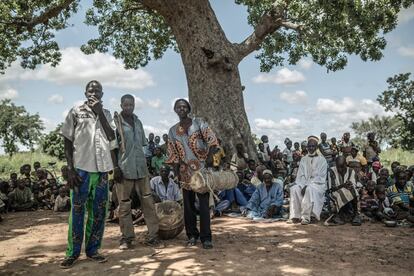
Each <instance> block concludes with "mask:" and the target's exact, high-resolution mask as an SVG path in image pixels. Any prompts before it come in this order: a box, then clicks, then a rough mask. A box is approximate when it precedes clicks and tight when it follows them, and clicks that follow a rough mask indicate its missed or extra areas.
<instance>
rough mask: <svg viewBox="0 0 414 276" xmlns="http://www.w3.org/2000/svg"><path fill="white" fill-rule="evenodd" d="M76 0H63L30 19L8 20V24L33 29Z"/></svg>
mask: <svg viewBox="0 0 414 276" xmlns="http://www.w3.org/2000/svg"><path fill="white" fill-rule="evenodd" d="M75 1H76V0H65V1H63V2H62V3H61V4H60V5H57V6H55V7H52V8H49V9H47V10H45V11H44V12H43V13H41V14H40V15H38V16H36V17H34V18H32V19H31V20H30V21H24V20H22V19H16V20H14V21H12V22H10V25H16V26H17V27H26V28H27V29H29V30H30V29H33V28H34V27H35V26H37V25H39V24H46V23H47V22H48V21H49V19H51V18H53V17H56V16H58V15H59V13H61V12H62V11H63V10H65V9H67V8H69V6H70V5H71V4H72V3H73V2H75Z"/></svg>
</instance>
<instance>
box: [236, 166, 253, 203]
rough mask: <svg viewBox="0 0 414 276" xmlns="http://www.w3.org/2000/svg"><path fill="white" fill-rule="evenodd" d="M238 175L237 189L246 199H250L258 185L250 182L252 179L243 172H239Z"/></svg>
mask: <svg viewBox="0 0 414 276" xmlns="http://www.w3.org/2000/svg"><path fill="white" fill-rule="evenodd" d="M237 176H238V177H239V183H238V184H237V189H238V190H239V191H240V192H241V193H242V195H243V196H244V198H245V199H246V201H249V200H250V198H251V197H252V195H253V193H254V192H255V191H256V186H255V185H253V184H252V183H251V182H250V179H249V178H248V177H247V176H246V175H245V174H244V173H243V172H240V171H239V172H237Z"/></svg>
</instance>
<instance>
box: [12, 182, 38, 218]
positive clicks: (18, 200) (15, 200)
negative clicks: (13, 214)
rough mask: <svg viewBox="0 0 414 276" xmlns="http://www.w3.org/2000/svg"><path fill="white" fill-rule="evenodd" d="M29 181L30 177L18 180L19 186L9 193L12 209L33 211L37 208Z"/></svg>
mask: <svg viewBox="0 0 414 276" xmlns="http://www.w3.org/2000/svg"><path fill="white" fill-rule="evenodd" d="M27 182H30V179H27V178H23V179H19V180H18V181H17V188H16V189H14V190H13V191H12V192H11V193H10V194H9V196H8V197H9V203H10V209H11V210H14V211H33V210H35V209H36V204H35V200H34V197H33V193H32V191H31V190H30V188H29V187H27V186H26V185H27Z"/></svg>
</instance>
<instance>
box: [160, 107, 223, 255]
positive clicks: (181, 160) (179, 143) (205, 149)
mask: <svg viewBox="0 0 414 276" xmlns="http://www.w3.org/2000/svg"><path fill="white" fill-rule="evenodd" d="M174 111H175V113H177V115H178V117H179V119H180V121H179V122H178V123H177V124H175V125H174V126H173V127H171V128H170V131H169V134H168V159H167V161H165V163H166V164H171V165H173V166H174V171H175V175H176V176H178V179H179V181H180V183H181V185H182V186H181V187H182V188H183V200H184V222H185V231H186V232H187V237H188V242H187V245H188V246H195V245H196V244H197V240H198V238H200V239H201V242H202V243H203V248H204V249H211V248H213V243H212V241H211V239H212V237H211V229H210V223H211V221H210V209H209V197H210V194H209V193H204V194H200V193H195V192H194V191H192V190H191V187H190V185H189V183H190V179H191V176H192V175H193V174H194V172H196V171H197V170H200V169H202V168H204V167H205V166H206V165H209V166H212V164H213V154H214V153H215V151H216V147H217V146H218V141H217V138H216V136H215V134H214V133H213V131H212V130H211V129H210V127H209V126H208V124H207V123H206V122H205V121H204V120H202V119H200V118H194V119H192V118H190V117H188V114H189V113H190V112H191V106H190V103H189V102H188V101H187V100H185V99H178V100H177V101H176V102H175V104H174ZM196 195H197V197H198V200H199V206H200V207H199V212H200V231H198V229H197V215H196V208H195V200H196V199H195V197H196Z"/></svg>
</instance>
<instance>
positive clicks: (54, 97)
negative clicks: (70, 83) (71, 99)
mask: <svg viewBox="0 0 414 276" xmlns="http://www.w3.org/2000/svg"><path fill="white" fill-rule="evenodd" d="M47 101H48V102H49V103H53V104H62V103H63V96H62V95H59V94H54V95H52V96H50V97H49V99H47Z"/></svg>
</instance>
